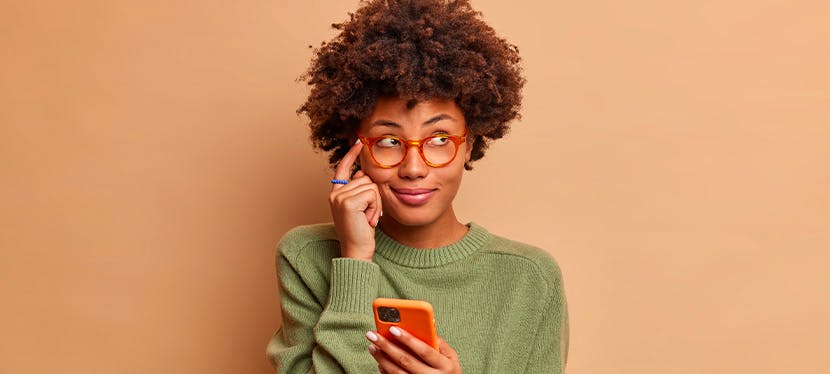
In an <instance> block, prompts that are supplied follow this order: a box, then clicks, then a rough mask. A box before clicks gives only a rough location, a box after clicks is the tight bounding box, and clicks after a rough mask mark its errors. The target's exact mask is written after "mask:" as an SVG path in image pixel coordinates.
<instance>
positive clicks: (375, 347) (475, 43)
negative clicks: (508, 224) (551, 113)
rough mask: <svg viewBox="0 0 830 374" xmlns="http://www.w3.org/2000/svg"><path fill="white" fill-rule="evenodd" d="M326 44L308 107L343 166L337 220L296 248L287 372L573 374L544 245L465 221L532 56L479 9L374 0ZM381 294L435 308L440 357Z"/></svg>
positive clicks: (337, 182)
mask: <svg viewBox="0 0 830 374" xmlns="http://www.w3.org/2000/svg"><path fill="white" fill-rule="evenodd" d="M335 28H337V29H339V30H340V31H341V33H340V34H339V35H338V36H337V37H335V38H334V39H333V40H332V41H331V42H328V43H324V44H323V46H322V47H321V48H319V49H317V50H316V51H315V53H316V56H315V59H314V61H313V62H312V65H311V67H310V69H309V71H308V73H307V75H306V76H305V79H306V80H307V81H308V83H309V85H311V87H312V90H311V94H310V95H309V97H308V100H307V101H306V103H305V104H304V105H303V106H302V107H301V108H300V110H299V112H301V113H305V114H307V115H308V116H309V118H310V127H311V130H312V135H311V138H312V140H313V142H314V144H315V146H317V147H318V148H320V149H323V150H325V151H330V152H331V156H330V163H331V164H332V165H336V169H335V173H334V178H333V179H332V181H331V182H332V191H331V194H330V196H329V202H330V206H331V211H332V216H333V219H334V223H333V224H320V225H312V226H301V227H297V228H295V229H292V230H291V231H289V232H288V233H287V234H286V235H285V236H284V237H283V239H282V240H281V242H280V246H279V253H278V255H277V272H278V276H279V281H280V289H281V306H282V313H283V325H282V327H281V329H280V330H279V331H277V333H276V334H274V337H273V339H272V340H271V342H270V343H269V345H268V350H267V353H268V356H269V359H270V360H271V362H272V363H273V364H274V365H275V366H276V367H277V368H278V369H279V372H280V373H298V372H302V373H305V372H309V371H312V370H313V371H315V372H350V373H364V372H373V371H374V372H376V371H378V370H380V371H381V372H387V373H396V372H412V373H424V372H430V373H437V372H440V373H460V372H461V371H462V369H463V370H464V371H465V372H470V373H479V372H488V373H512V372H534V373H536V372H544V373H561V372H562V371H563V370H564V366H565V362H566V360H567V349H568V315H567V305H566V300H565V296H564V293H563V285H562V278H561V274H560V271H559V267H558V266H557V264H556V262H555V261H554V259H553V258H551V256H550V255H548V254H547V253H546V252H545V251H543V250H541V249H538V248H534V247H532V246H529V245H526V244H522V243H519V242H515V241H511V240H508V239H504V238H502V237H499V236H496V235H493V234H490V233H489V232H488V231H487V230H485V229H484V228H483V227H481V226H479V225H477V224H475V223H468V224H462V223H461V222H459V221H458V219H457V218H456V215H455V212H454V211H453V207H452V201H453V199H454V197H455V195H456V193H457V192H458V188H459V186H460V184H461V178H462V176H463V174H464V172H465V169H466V170H470V169H472V166H471V163H472V162H473V161H475V160H478V159H480V158H481V157H482V156H483V155H484V151H485V149H486V148H487V145H488V144H489V142H490V141H492V140H494V139H498V138H501V137H502V136H503V135H504V134H505V132H506V131H507V129H508V126H507V123H508V122H510V121H511V120H513V119H515V118H516V117H517V116H518V110H519V107H520V103H521V94H520V91H521V88H522V86H523V85H524V78H522V76H521V70H520V68H519V66H518V63H519V55H518V51H517V48H516V47H515V46H513V45H511V44H509V43H508V42H507V41H505V40H504V39H501V38H499V37H497V36H496V34H495V32H494V31H493V29H492V28H490V27H489V26H488V25H486V24H485V23H484V22H483V21H482V20H481V19H480V18H479V13H477V12H476V11H474V10H473V9H472V8H471V6H470V4H469V3H468V1H465V0H460V1H448V0H385V1H384V0H373V1H367V2H364V3H362V6H361V8H360V9H358V11H357V12H356V13H355V14H353V15H351V19H350V20H349V21H347V22H345V23H342V24H338V25H335ZM378 297H387V298H402V299H414V300H426V301H428V302H430V303H431V304H432V305H433V307H434V309H435V319H436V323H437V329H438V334H439V335H440V339H439V350H438V351H435V350H434V349H432V348H431V347H429V346H428V345H426V344H425V343H423V342H421V341H419V340H418V339H415V338H413V337H412V336H411V335H409V334H408V333H407V332H406V331H402V330H398V331H396V333H397V336H396V337H395V339H394V340H393V339H385V338H384V337H382V336H380V335H379V334H377V333H376V332H375V331H373V330H374V319H373V314H372V309H371V304H372V301H373V300H374V299H375V298H378Z"/></svg>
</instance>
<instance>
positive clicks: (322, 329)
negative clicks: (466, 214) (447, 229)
mask: <svg viewBox="0 0 830 374" xmlns="http://www.w3.org/2000/svg"><path fill="white" fill-rule="evenodd" d="M468 226H469V227H470V230H469V231H468V232H467V234H466V235H465V236H464V237H463V238H462V239H461V240H459V241H458V242H456V243H453V244H451V245H448V246H446V247H441V248H434V249H416V248H411V247H407V246H404V245H403V244H401V243H398V242H396V241H395V240H394V239H392V238H391V237H389V236H387V235H386V234H384V233H383V231H382V230H381V229H378V230H375V243H376V248H375V255H374V258H373V262H366V261H360V260H354V259H347V258H339V256H340V250H339V243H338V241H337V234H336V233H335V231H334V226H333V225H332V224H320V225H311V226H300V227H297V228H294V229H292V230H291V231H289V232H288V233H286V234H285V236H284V237H283V238H282V240H281V241H280V244H279V252H278V254H277V274H278V278H279V283H280V291H281V307H282V317H283V318H282V327H281V328H280V329H279V330H278V331H277V332H276V333H275V334H274V336H273V338H272V339H271V341H270V342H269V344H268V348H267V355H268V358H269V360H270V361H271V363H272V364H273V365H274V366H275V367H277V368H278V370H279V372H280V373H282V374H291V373H307V372H317V373H340V372H348V373H371V372H377V363H376V362H375V360H374V359H372V357H371V356H370V355H369V352H368V346H369V342H368V341H367V340H366V338H365V334H366V332H367V331H370V330H374V329H375V326H374V318H373V316H372V301H373V300H374V299H375V298H377V297H389V298H402V299H417V300H426V301H428V302H430V303H432V305H433V308H434V310H435V321H436V325H437V328H438V335H440V336H441V337H443V338H444V340H446V341H447V343H448V344H449V345H450V346H451V347H453V348H454V349H455V350H456V351H457V352H458V355H459V357H460V361H461V368H462V370H463V371H464V372H465V373H519V372H527V373H562V372H563V370H564V367H565V363H566V361H567V353H568V310H567V303H566V300H565V294H564V289H563V284H562V276H561V273H560V270H559V266H558V265H557V264H556V261H555V260H554V259H553V258H552V257H551V256H550V255H549V254H548V253H546V252H545V251H543V250H541V249H538V248H535V247H532V246H529V245H527V244H522V243H518V242H515V241H511V240H508V239H504V238H501V237H498V236H495V235H492V234H490V233H489V232H487V230H485V229H484V228H482V227H481V226H479V225H477V224H475V223H470V224H468Z"/></svg>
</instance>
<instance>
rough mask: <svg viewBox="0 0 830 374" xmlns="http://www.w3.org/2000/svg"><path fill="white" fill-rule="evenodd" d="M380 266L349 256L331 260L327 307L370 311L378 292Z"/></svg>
mask: <svg viewBox="0 0 830 374" xmlns="http://www.w3.org/2000/svg"><path fill="white" fill-rule="evenodd" d="M379 282H380V268H379V267H378V265H377V264H375V263H374V262H368V261H362V260H355V259H351V258H334V259H332V260H331V286H330V287H329V305H328V309H329V310H331V311H334V312H345V313H372V301H374V300H375V298H376V297H377V294H378V284H379Z"/></svg>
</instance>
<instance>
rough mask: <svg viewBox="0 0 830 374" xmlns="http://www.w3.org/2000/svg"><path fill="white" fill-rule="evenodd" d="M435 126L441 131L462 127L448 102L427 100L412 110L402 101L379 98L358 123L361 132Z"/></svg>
mask: <svg viewBox="0 0 830 374" xmlns="http://www.w3.org/2000/svg"><path fill="white" fill-rule="evenodd" d="M439 122H440V123H441V125H442V127H452V128H456V127H458V128H463V127H464V126H465V123H464V114H463V113H462V112H461V109H460V108H459V107H458V105H457V104H456V103H455V102H454V101H452V100H443V99H430V100H426V101H420V102H417V103H415V105H414V106H413V105H412V103H411V102H410V101H409V100H406V99H402V98H398V97H380V98H378V99H377V100H376V102H375V107H374V109H373V110H372V113H371V114H370V115H369V116H368V117H366V118H363V119H362V120H361V121H360V129H361V131H364V132H365V131H368V130H370V129H372V128H374V127H379V126H380V127H400V128H402V129H419V128H422V127H424V128H428V127H429V126H430V125H433V124H435V123H439Z"/></svg>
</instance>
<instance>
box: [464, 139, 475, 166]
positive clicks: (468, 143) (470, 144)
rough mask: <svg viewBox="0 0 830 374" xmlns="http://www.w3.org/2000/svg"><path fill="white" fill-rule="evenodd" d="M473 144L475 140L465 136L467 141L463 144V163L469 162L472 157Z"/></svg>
mask: <svg viewBox="0 0 830 374" xmlns="http://www.w3.org/2000/svg"><path fill="white" fill-rule="evenodd" d="M475 142H476V138H475V137H474V136H467V141H465V142H464V145H465V147H464V148H465V151H464V163H468V162H470V158H471V157H473V146H474V145H475Z"/></svg>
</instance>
